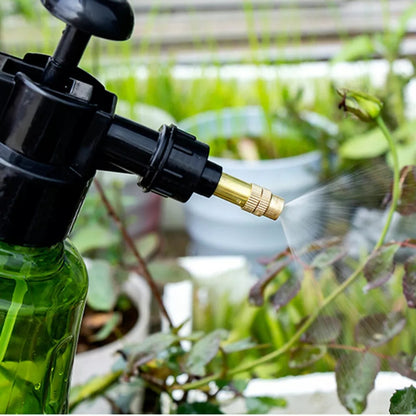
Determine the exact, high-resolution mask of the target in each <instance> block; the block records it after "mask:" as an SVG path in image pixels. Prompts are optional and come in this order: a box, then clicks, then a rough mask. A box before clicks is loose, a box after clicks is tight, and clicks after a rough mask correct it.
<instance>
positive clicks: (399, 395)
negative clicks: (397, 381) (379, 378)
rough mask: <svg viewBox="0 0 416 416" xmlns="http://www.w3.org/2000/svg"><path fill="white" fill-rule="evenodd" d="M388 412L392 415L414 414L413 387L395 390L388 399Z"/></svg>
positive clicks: (414, 398)
mask: <svg viewBox="0 0 416 416" xmlns="http://www.w3.org/2000/svg"><path fill="white" fill-rule="evenodd" d="M389 412H390V414H392V415H399V414H400V415H414V414H416V389H415V388H414V387H413V386H410V387H406V388H404V389H402V390H396V392H395V393H394V394H393V396H392V397H391V398H390V408H389Z"/></svg>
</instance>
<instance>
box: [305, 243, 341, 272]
mask: <svg viewBox="0 0 416 416" xmlns="http://www.w3.org/2000/svg"><path fill="white" fill-rule="evenodd" d="M346 254H347V250H346V249H345V247H342V246H333V247H329V248H327V249H326V250H324V251H322V252H321V253H319V254H317V255H316V256H315V257H314V258H313V260H312V263H311V267H315V268H317V269H324V268H326V267H328V266H330V265H331V264H334V263H335V262H337V261H338V260H340V259H341V258H342V257H344V256H345V255H346Z"/></svg>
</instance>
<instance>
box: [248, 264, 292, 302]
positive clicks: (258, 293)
mask: <svg viewBox="0 0 416 416" xmlns="http://www.w3.org/2000/svg"><path fill="white" fill-rule="evenodd" d="M290 262H291V260H290V259H289V258H283V259H280V260H278V261H276V262H275V263H273V264H272V265H271V266H270V267H269V269H268V270H267V272H266V274H265V275H264V277H262V278H261V279H260V280H258V281H257V283H256V284H255V285H254V286H253V287H252V288H251V289H250V294H249V301H250V303H251V304H252V305H255V306H262V305H263V304H264V291H265V290H266V287H267V285H268V284H269V283H270V282H271V281H272V280H273V279H274V278H275V277H276V276H277V275H278V274H279V273H280V272H281V271H282V270H283V269H284V268H285V267H286V266H288V265H289V263H290Z"/></svg>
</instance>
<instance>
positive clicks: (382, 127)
mask: <svg viewBox="0 0 416 416" xmlns="http://www.w3.org/2000/svg"><path fill="white" fill-rule="evenodd" d="M376 123H377V125H378V127H379V128H380V130H381V131H382V133H383V135H384V137H385V138H386V140H387V142H388V144H389V147H390V152H391V156H392V158H393V191H392V200H391V204H390V210H389V213H388V216H387V220H386V223H385V224H384V228H383V231H382V233H381V236H380V238H379V240H378V242H377V244H376V245H375V247H374V250H377V249H378V248H380V247H381V246H382V245H383V243H384V239H385V238H386V235H387V232H388V230H389V227H390V224H391V221H392V219H393V214H394V211H395V210H396V207H397V202H398V201H399V197H400V188H399V181H400V167H399V157H398V155H397V149H396V145H395V142H394V139H393V137H392V136H391V134H390V131H389V129H388V128H387V126H386V124H385V123H384V120H383V118H382V117H380V116H378V117H377V118H376Z"/></svg>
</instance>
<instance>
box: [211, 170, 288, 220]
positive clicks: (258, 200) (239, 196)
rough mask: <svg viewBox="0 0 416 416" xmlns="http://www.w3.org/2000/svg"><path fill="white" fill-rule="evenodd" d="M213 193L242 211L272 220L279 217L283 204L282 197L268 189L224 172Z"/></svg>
mask: <svg viewBox="0 0 416 416" xmlns="http://www.w3.org/2000/svg"><path fill="white" fill-rule="evenodd" d="M214 195H215V196H218V197H219V198H222V199H225V200H226V201H228V202H231V203H232V204H236V205H239V206H240V207H241V208H242V209H243V210H244V211H247V212H250V213H251V214H254V215H257V216H258V217H261V216H263V215H264V216H265V217H267V218H270V219H272V220H277V219H278V218H279V216H280V214H281V212H282V211H283V207H284V204H285V202H284V200H283V199H282V198H280V197H279V196H277V195H273V194H272V193H271V191H270V190H268V189H266V188H263V187H261V186H259V185H256V184H254V183H246V182H244V181H242V180H240V179H237V178H234V177H233V176H230V175H227V174H226V173H223V174H222V176H221V179H220V181H219V182H218V186H217V189H216V190H215V192H214Z"/></svg>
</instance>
